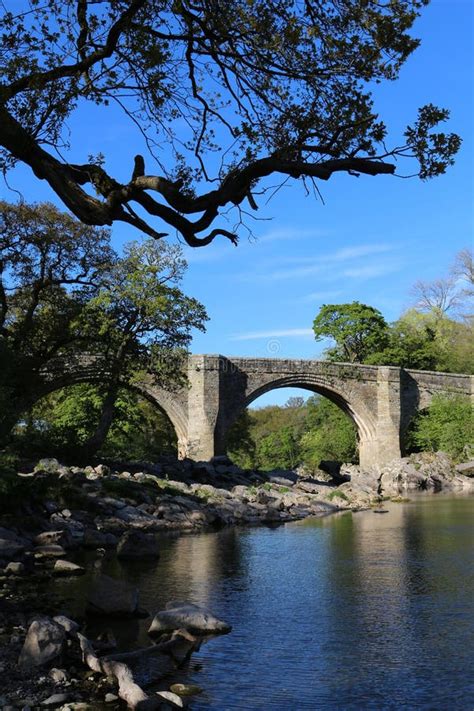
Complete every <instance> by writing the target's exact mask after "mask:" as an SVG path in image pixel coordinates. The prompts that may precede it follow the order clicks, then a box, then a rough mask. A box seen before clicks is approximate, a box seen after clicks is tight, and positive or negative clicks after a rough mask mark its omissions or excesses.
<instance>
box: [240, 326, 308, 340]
mask: <svg viewBox="0 0 474 711" xmlns="http://www.w3.org/2000/svg"><path fill="white" fill-rule="evenodd" d="M295 336H296V337H308V336H311V337H314V331H313V330H312V329H311V328H283V329H280V330H274V331H249V332H247V333H235V334H234V335H233V336H230V337H229V338H230V340H231V341H256V340H258V339H259V338H289V337H295Z"/></svg>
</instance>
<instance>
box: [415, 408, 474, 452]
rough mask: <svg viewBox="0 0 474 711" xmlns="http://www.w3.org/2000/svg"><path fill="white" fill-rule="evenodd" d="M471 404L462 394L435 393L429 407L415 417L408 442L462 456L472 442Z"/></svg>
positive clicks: (425, 448) (473, 422)
mask: <svg viewBox="0 0 474 711" xmlns="http://www.w3.org/2000/svg"><path fill="white" fill-rule="evenodd" d="M473 414H474V412H473V408H472V405H471V403H470V402H469V400H468V399H467V398H464V397H462V396H461V395H435V397H434V398H433V400H432V403H431V405H430V407H429V409H428V410H425V411H423V412H420V413H419V414H418V416H417V417H416V418H415V420H414V422H413V424H412V426H411V428H410V430H411V431H410V433H409V440H410V444H411V445H412V446H413V445H414V446H415V448H417V449H419V450H423V451H431V452H436V451H438V450H441V451H443V452H446V453H447V454H449V455H450V456H452V457H453V458H454V459H456V460H460V459H462V458H463V457H464V456H465V455H466V453H467V452H468V451H469V449H470V448H472V446H473V443H474V417H473Z"/></svg>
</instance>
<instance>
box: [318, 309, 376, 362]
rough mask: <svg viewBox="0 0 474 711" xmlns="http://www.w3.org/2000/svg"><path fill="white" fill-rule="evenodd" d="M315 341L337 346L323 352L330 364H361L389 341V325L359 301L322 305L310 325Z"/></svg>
mask: <svg viewBox="0 0 474 711" xmlns="http://www.w3.org/2000/svg"><path fill="white" fill-rule="evenodd" d="M313 330H314V335H315V338H316V340H317V341H320V340H322V339H323V338H331V339H333V340H334V341H335V342H336V345H335V346H334V347H333V348H328V349H327V350H326V355H327V357H328V359H329V360H333V361H346V362H349V363H363V362H364V360H365V359H366V358H367V357H368V355H369V354H371V353H373V352H375V351H379V350H380V349H381V348H383V347H384V346H385V345H386V343H387V340H388V324H387V322H386V321H385V319H384V317H383V316H382V314H381V313H380V311H378V310H377V309H374V308H373V307H372V306H367V305H366V304H361V303H359V302H358V301H353V302H352V303H350V304H329V305H327V304H325V305H324V306H322V307H321V309H320V311H319V313H318V315H317V316H316V318H315V319H314V322H313Z"/></svg>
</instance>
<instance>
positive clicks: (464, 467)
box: [455, 461, 474, 476]
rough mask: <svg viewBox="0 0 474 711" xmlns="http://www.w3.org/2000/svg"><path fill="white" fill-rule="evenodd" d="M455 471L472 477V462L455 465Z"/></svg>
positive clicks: (473, 466) (473, 467)
mask: <svg viewBox="0 0 474 711" xmlns="http://www.w3.org/2000/svg"><path fill="white" fill-rule="evenodd" d="M455 469H456V472H457V473H458V474H463V475H464V476H474V461H471V462H462V463H461V464H456V466H455Z"/></svg>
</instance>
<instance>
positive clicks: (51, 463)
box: [34, 457, 69, 474]
mask: <svg viewBox="0 0 474 711" xmlns="http://www.w3.org/2000/svg"><path fill="white" fill-rule="evenodd" d="M34 470H35V473H37V472H42V473H45V474H66V473H69V469H68V468H67V467H65V466H64V465H63V464H60V463H59V462H58V460H57V459H54V458H52V457H50V458H48V459H40V460H39V462H38V464H36V466H35V469H34Z"/></svg>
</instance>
